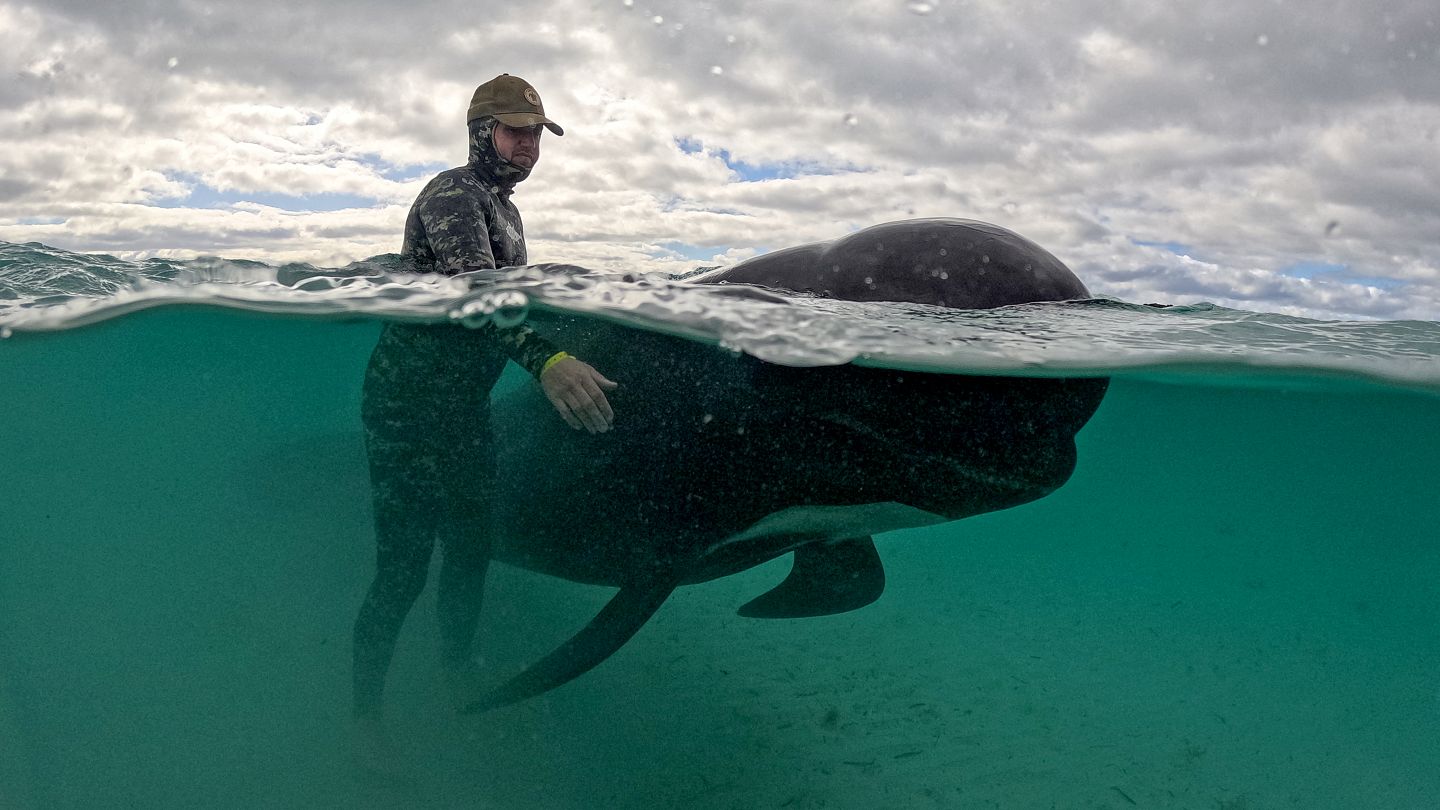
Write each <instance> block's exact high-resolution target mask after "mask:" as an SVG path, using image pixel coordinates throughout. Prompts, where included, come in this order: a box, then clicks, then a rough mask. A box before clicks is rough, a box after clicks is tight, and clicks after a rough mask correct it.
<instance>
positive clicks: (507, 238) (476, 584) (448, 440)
mask: <svg viewBox="0 0 1440 810" xmlns="http://www.w3.org/2000/svg"><path fill="white" fill-rule="evenodd" d="M494 126H495V120H494V119H493V118H484V119H478V120H476V121H474V122H472V123H471V126H470V161H469V163H468V164H467V165H465V166H463V167H460V168H457V169H450V170H448V171H444V172H441V173H440V174H439V175H438V176H437V177H435V179H433V180H431V181H430V183H428V184H427V185H426V186H425V188H424V190H423V191H421V192H420V196H419V197H418V198H416V200H415V204H414V206H413V207H412V208H411V209H410V216H409V218H408V219H407V221H406V224H405V243H404V247H403V248H402V249H401V253H402V255H403V256H404V257H406V258H407V259H409V260H410V261H411V262H413V264H414V266H415V269H416V270H417V271H419V272H437V273H444V274H447V275H453V274H456V273H461V272H466V271H471V270H487V269H495V268H499V267H509V266H515V265H522V264H525V262H526V255H525V231H524V227H523V225H522V224H521V222H520V212H519V211H517V210H516V208H515V205H514V203H512V202H511V201H510V194H511V192H512V191H513V189H514V187H515V184H516V183H518V182H520V181H521V180H524V179H525V178H526V177H527V176H528V175H529V171H528V170H526V169H521V168H520V167H518V166H514V165H511V164H510V163H508V162H506V161H504V160H501V159H500V157H499V156H498V155H497V154H496V153H495V150H494V146H493V143H492V141H491V136H492V133H493V131H494ZM556 351H558V349H557V348H556V347H555V346H554V345H552V344H550V343H549V342H548V341H545V340H544V339H543V338H540V337H539V336H538V335H536V334H535V333H534V332H532V331H531V330H530V328H529V327H526V326H523V325H522V326H519V327H515V328H508V329H499V328H497V327H495V326H494V324H487V325H485V326H484V327H481V328H479V329H469V328H466V327H463V326H458V325H451V324H438V325H415V324H397V323H391V324H387V325H386V326H385V328H384V330H383V331H382V332H381V335H380V340H379V342H378V343H377V344H376V346H375V350H374V352H373V353H372V354H371V357H370V364H369V367H368V368H367V369H366V373H365V385H364V393H363V397H362V404H361V422H362V423H363V425H364V428H365V449H366V453H367V455H368V457H369V461H370V483H371V493H372V499H373V504H374V510H375V535H376V574H375V579H374V581H373V582H372V583H371V586H370V590H369V592H368V593H367V594H366V597H365V603H364V605H363V606H362V607H361V609H360V615H359V617H358V618H357V619H356V622H355V649H354V654H355V659H354V665H355V669H354V678H355V683H354V688H355V693H354V700H355V704H354V708H355V713H356V715H357V716H361V715H368V714H371V713H374V712H378V711H379V710H380V706H381V697H382V693H383V690H384V684H385V673H386V671H387V670H388V669H389V665H390V658H391V655H392V654H393V652H394V649H395V642H396V639H397V638H398V637H399V633H400V628H401V626H402V625H403V623H404V621H405V617H406V615H407V614H408V613H409V611H410V607H411V606H412V605H413V604H414V602H415V599H416V598H417V597H418V596H419V595H420V592H421V590H423V589H424V587H425V579H426V574H427V572H428V570H429V566H430V557H431V555H432V552H433V549H434V546H435V542H436V540H437V539H438V540H439V541H440V543H441V545H442V547H443V551H444V560H443V563H442V565H441V570H440V589H439V604H438V613H439V620H440V636H441V647H442V649H441V656H442V661H443V663H444V664H445V666H447V667H448V668H451V669H454V670H463V669H464V668H465V667H466V666H467V664H468V662H469V660H470V646H471V640H472V639H473V637H474V634H475V625H476V621H477V620H478V618H479V613H480V601H481V596H482V593H483V586H484V579H485V571H486V568H487V566H488V565H489V561H490V537H491V533H490V530H489V525H488V521H489V519H490V515H491V514H492V509H491V501H492V498H493V490H494V480H495V456H494V447H493V445H494V443H493V440H492V434H491V427H490V389H491V388H492V387H493V386H494V384H495V382H496V380H498V379H499V377H500V373H501V372H502V371H503V370H504V368H505V363H506V361H507V359H509V360H514V361H515V362H517V363H519V364H520V365H521V366H523V367H524V368H525V369H526V370H527V371H529V372H530V373H531V374H532V375H536V376H538V375H539V373H540V369H541V367H542V366H543V365H544V363H545V361H546V360H547V359H549V358H550V357H551V356H552V355H554V354H555V353H556ZM557 418H558V417H557Z"/></svg>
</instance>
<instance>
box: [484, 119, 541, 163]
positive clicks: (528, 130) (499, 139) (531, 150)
mask: <svg viewBox="0 0 1440 810" xmlns="http://www.w3.org/2000/svg"><path fill="white" fill-rule="evenodd" d="M544 130H545V126H544V125H543V124H536V125H535V126H533V127H512V126H510V125H508V124H501V123H496V125H495V154H497V155H499V156H500V159H501V160H506V161H509V162H510V163H513V164H515V165H516V166H519V167H520V168H522V169H533V168H535V164H536V163H539V162H540V133H541V132H543V131H544Z"/></svg>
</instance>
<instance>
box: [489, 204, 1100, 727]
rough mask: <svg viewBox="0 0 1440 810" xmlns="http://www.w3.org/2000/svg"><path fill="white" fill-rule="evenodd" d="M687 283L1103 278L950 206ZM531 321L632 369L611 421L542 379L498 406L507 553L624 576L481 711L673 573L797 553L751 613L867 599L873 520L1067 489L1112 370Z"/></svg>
mask: <svg viewBox="0 0 1440 810" xmlns="http://www.w3.org/2000/svg"><path fill="white" fill-rule="evenodd" d="M689 281H692V282H694V283H702V284H743V285H756V286H760V287H765V288H768V289H769V290H771V291H774V292H775V293H779V294H780V295H782V296H787V295H788V296H790V297H794V296H795V295H796V294H801V295H807V296H823V297H830V298H839V299H844V300H853V301H905V302H912V303H924V304H935V305H940V306H948V307H955V308H975V309H989V308H993V307H998V306H1006V305H1012V304H1022V303H1031V302H1037V301H1063V300H1075V299H1084V298H1088V297H1089V293H1088V292H1087V291H1086V289H1085V287H1084V285H1083V284H1081V282H1080V281H1079V279H1077V278H1076V277H1075V275H1074V274H1073V273H1071V272H1070V270H1069V269H1068V268H1066V267H1065V265H1064V264H1062V263H1061V262H1060V261H1059V260H1058V259H1056V258H1055V257H1053V256H1051V255H1050V254H1049V253H1047V252H1045V251H1044V250H1043V249H1041V248H1040V247H1039V246H1037V245H1035V244H1034V243H1032V242H1029V241H1028V240H1025V239H1023V238H1022V237H1019V236H1018V235H1016V234H1014V233H1012V232H1010V231H1007V230H1005V229H1002V228H998V227H996V226H993V225H988V224H985V223H979V222H973V221H967V220H953V219H928V220H911V221H906V222H897V223H887V224H884V225H878V226H875V227H872V228H867V229H864V230H861V231H857V232H856V233H853V234H850V235H848V236H846V237H843V238H841V239H837V240H833V241H830V242H823V243H818V244H814V245H804V246H800V247H795V248H789V249H786V250H781V251H776V252H774V253H769V254H766V255H763V256H760V257H757V258H755V259H752V260H749V261H746V262H742V263H741V264H738V265H735V266H733V267H730V268H726V269H723V270H719V271H715V272H711V273H706V274H704V275H700V276H696V277H694V278H692V279H689ZM748 289H750V288H737V290H736V292H744V291H746V290H748ZM756 292H759V291H756ZM798 305H801V304H797V306H798ZM529 324H530V326H531V327H532V328H533V329H535V330H536V331H537V332H538V333H540V334H541V335H542V336H544V337H546V338H547V339H549V340H551V341H553V342H555V343H556V344H558V345H564V346H567V347H573V348H571V349H570V351H572V353H574V354H576V355H577V356H580V357H582V358H584V359H585V360H586V361H587V362H589V363H591V364H592V365H594V366H595V367H597V368H610V369H625V370H626V374H625V377H624V381H623V385H622V386H621V387H620V388H619V389H617V390H615V391H614V392H612V393H610V394H609V397H610V401H611V403H612V405H613V407H614V409H615V412H616V414H617V418H616V420H615V423H614V427H613V429H612V430H611V431H610V432H608V433H604V434H593V435H592V434H588V433H584V432H580V431H573V430H571V429H569V428H568V427H566V426H565V425H564V424H563V423H561V422H560V421H559V420H555V419H553V418H542V417H545V415H546V414H547V413H548V411H549V409H550V408H551V406H550V405H549V403H548V402H546V401H545V399H544V397H543V396H542V395H541V394H540V393H539V392H538V391H536V390H532V389H534V387H533V386H527V387H525V388H524V389H522V390H518V391H516V392H513V393H512V394H510V395H508V396H506V397H503V398H500V399H499V400H497V401H496V402H495V403H494V404H493V406H492V407H493V419H494V425H495V435H496V437H497V452H498V456H499V469H500V470H502V471H503V472H502V475H501V476H500V480H499V481H498V482H497V485H498V487H499V491H498V498H497V500H498V506H497V511H496V515H495V533H496V534H495V537H496V545H495V551H494V555H495V558H496V559H499V560H502V561H504V562H507V563H510V564H513V565H518V566H521V567H523V568H526V569H529V570H533V571H538V572H542V573H546V574H551V575H554V576H559V577H563V578H565V579H568V580H572V581H576V582H582V583H590V584H596V585H608V586H614V587H618V588H620V591H619V593H618V594H617V595H616V596H615V597H614V598H613V599H612V601H611V602H610V604H609V605H607V606H606V607H605V608H604V609H603V610H602V611H601V613H600V614H599V615H598V616H597V617H595V619H594V620H593V621H592V622H591V623H590V624H589V625H588V626H587V627H586V628H584V629H583V630H581V631H580V633H578V634H577V635H576V636H575V637H574V638H572V639H570V640H569V641H567V642H566V643H565V644H564V645H562V646H561V647H560V648H559V649H557V650H556V651H555V652H553V653H551V654H550V655H549V656H547V657H546V658H544V659H542V660H541V661H540V662H538V663H537V664H535V665H533V666H532V667H530V668H529V669H527V670H526V671H525V672H522V673H521V674H520V675H518V676H516V677H515V678H513V679H511V680H510V681H508V682H506V683H505V684H503V685H501V686H500V687H499V688H497V689H495V690H493V691H491V692H489V693H487V694H485V695H483V696H481V697H480V698H478V699H477V700H476V701H474V702H473V703H472V704H471V705H470V706H469V707H468V709H467V710H468V711H483V710H487V709H490V708H494V707H497V706H502V705H506V704H508V703H513V702H516V701H518V700H523V699H525V698H527V697H531V696H534V695H536V694H540V693H542V692H544V691H548V690H549V689H553V688H555V687H557V686H559V685H561V684H563V683H565V682H567V681H569V680H571V679H573V678H575V677H577V676H578V675H580V674H582V673H583V672H585V671H586V670H588V669H590V668H591V667H593V666H595V665H597V664H599V663H600V662H601V661H603V660H604V659H605V658H606V657H608V656H609V655H610V654H612V653H613V652H614V651H615V650H617V649H618V648H619V647H620V646H622V645H623V644H624V643H625V641H627V640H628V639H629V638H630V637H631V636H632V635H633V634H634V633H635V632H636V631H638V630H639V628H640V627H641V626H643V624H644V623H645V621H646V620H647V619H648V618H649V617H650V616H651V615H653V613H654V611H655V610H656V609H658V608H659V606H660V605H661V604H662V603H663V602H664V600H665V598H666V597H667V596H668V595H669V594H670V593H671V592H672V591H673V590H674V588H676V587H677V586H679V585H683V584H689V583H697V582H704V581H708V580H711V579H715V578H718V577H723V576H727V575H729V574H733V573H736V572H739V571H743V570H745V569H747V568H750V567H753V566H755V565H759V564H761V563H764V562H767V561H769V560H771V559H774V558H776V557H779V556H781V555H784V554H788V553H791V552H794V570H793V571H792V572H791V575H790V576H789V577H788V578H787V579H786V580H785V582H783V583H781V585H780V586H778V587H777V588H775V589H774V590H772V591H771V592H769V593H767V594H764V595H761V596H760V597H759V598H757V599H755V600H753V601H752V602H750V603H749V604H747V605H746V606H745V607H744V608H742V609H741V613H742V615H747V616H755V617H766V618H789V617H799V616H813V615H825V614H831V613H838V612H842V611H845V610H853V609H855V608H857V607H861V606H863V605H865V604H868V603H870V602H872V601H874V600H875V599H876V598H878V597H879V595H880V592H881V591H882V590H883V588H884V571H883V567H882V566H881V564H880V559H879V556H878V555H877V554H876V553H875V548H874V544H873V543H872V542H871V540H870V536H869V535H870V534H873V533H876V532H879V531H885V530H889V529H896V528H904V527H907V526H915V525H924V524H927V523H938V522H943V521H948V520H959V519H963V518H966V517H970V516H973V515H978V514H983V513H986V512H992V511H996V510H999V509H1006V508H1009V507H1012V506H1017V505H1020V504H1023V503H1028V502H1030V501H1034V500H1036V499H1038V498H1041V497H1044V496H1045V495H1047V494H1049V493H1050V492H1053V491H1054V490H1055V489H1057V488H1058V487H1060V486H1061V485H1062V484H1063V483H1064V482H1065V481H1066V480H1067V479H1068V478H1069V477H1070V475H1071V473H1072V472H1073V470H1074V468H1075V464H1076V453H1075V443H1074V437H1075V434H1076V433H1077V432H1078V431H1079V430H1080V428H1081V427H1082V426H1083V425H1084V424H1085V422H1086V421H1087V420H1088V419H1089V418H1090V416H1091V415H1092V414H1093V413H1094V412H1095V409H1096V408H1097V407H1098V406H1099V403H1100V401H1101V398H1102V397H1103V395H1104V392H1105V387H1106V384H1107V381H1106V380H1103V379H1079V378H1067V379H1053V378H1052V379H1039V378H1021V377H983V376H970V375H953V374H932V373H919V372H909V371H896V370H891V369H876V368H866V367H861V366H856V365H842V366H830V367H821V368H792V367H785V366H779V365H775V364H771V363H767V362H764V361H761V360H758V359H756V358H753V357H750V356H747V355H741V354H737V353H735V352H732V351H729V350H726V349H723V348H720V347H717V346H712V345H707V344H704V343H700V342H696V341H691V340H687V339H683V338H678V337H672V336H667V335H661V334H657V333H654V332H647V331H642V330H636V329H631V328H628V327H625V326H621V325H616V324H611V323H608V322H602V321H597V320H593V319H586V318H576V317H572V316H561V315H555V314H552V313H548V312H543V311H541V312H536V313H533V314H532V317H531V319H530V321H529Z"/></svg>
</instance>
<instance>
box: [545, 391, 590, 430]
mask: <svg viewBox="0 0 1440 810" xmlns="http://www.w3.org/2000/svg"><path fill="white" fill-rule="evenodd" d="M550 404H551V405H554V406H555V411H556V412H557V413H559V414H560V418H561V419H564V420H565V424H567V425H569V426H570V427H572V428H574V429H576V430H584V429H585V426H584V425H582V424H580V420H579V419H576V418H575V414H574V413H572V412H571V408H570V406H569V405H568V404H567V403H566V402H565V400H563V399H561V398H560V397H559V396H552V397H550Z"/></svg>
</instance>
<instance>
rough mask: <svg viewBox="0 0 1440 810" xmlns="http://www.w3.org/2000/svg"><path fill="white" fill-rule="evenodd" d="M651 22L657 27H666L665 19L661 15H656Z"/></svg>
mask: <svg viewBox="0 0 1440 810" xmlns="http://www.w3.org/2000/svg"><path fill="white" fill-rule="evenodd" d="M650 22H652V23H655V24H656V25H664V24H665V18H664V17H661V16H660V15H659V14H656V15H655V16H654V17H651V18H650Z"/></svg>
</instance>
